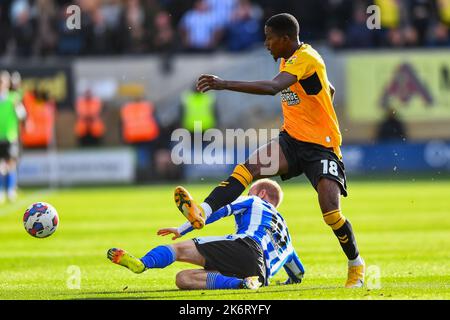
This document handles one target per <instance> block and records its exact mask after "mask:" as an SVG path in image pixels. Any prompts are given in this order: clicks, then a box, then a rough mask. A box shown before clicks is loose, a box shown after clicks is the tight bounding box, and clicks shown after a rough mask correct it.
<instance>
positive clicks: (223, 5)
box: [206, 0, 239, 27]
mask: <svg viewBox="0 0 450 320" xmlns="http://www.w3.org/2000/svg"><path fill="white" fill-rule="evenodd" d="M238 2H239V0H206V4H207V5H208V7H209V8H210V10H211V12H212V14H213V16H214V19H215V20H216V21H217V23H218V24H220V25H222V27H225V26H226V25H228V24H229V23H230V22H231V19H232V15H233V12H234V11H235V10H236V7H237V5H238Z"/></svg>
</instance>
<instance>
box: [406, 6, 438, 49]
mask: <svg viewBox="0 0 450 320" xmlns="http://www.w3.org/2000/svg"><path fill="white" fill-rule="evenodd" d="M406 8H407V12H408V25H409V26H408V29H407V33H406V38H407V41H408V43H409V44H410V45H416V46H423V45H425V43H426V38H427V35H428V30H429V28H430V26H431V20H432V18H433V16H434V12H433V11H434V10H433V3H432V1H430V0H410V1H407V2H406Z"/></svg>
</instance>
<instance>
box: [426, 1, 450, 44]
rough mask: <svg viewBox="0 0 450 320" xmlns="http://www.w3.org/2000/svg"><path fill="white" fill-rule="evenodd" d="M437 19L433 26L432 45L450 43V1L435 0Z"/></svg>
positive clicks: (430, 42)
mask: <svg viewBox="0 0 450 320" xmlns="http://www.w3.org/2000/svg"><path fill="white" fill-rule="evenodd" d="M435 1H436V4H435V7H436V12H437V21H436V23H435V25H434V26H433V28H432V36H431V39H430V41H429V44H430V45H432V46H449V45H450V32H449V28H450V1H448V0H435Z"/></svg>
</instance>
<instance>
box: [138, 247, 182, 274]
mask: <svg viewBox="0 0 450 320" xmlns="http://www.w3.org/2000/svg"><path fill="white" fill-rule="evenodd" d="M175 260H176V254H175V250H174V249H173V248H172V246H159V247H156V248H154V249H152V250H151V251H149V252H147V254H146V255H145V256H143V257H142V258H141V261H142V262H143V263H144V265H145V267H146V268H147V269H150V268H165V267H167V266H168V265H171V264H172V263H173V262H175Z"/></svg>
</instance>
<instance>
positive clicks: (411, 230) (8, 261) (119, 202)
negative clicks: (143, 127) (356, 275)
mask: <svg viewBox="0 0 450 320" xmlns="http://www.w3.org/2000/svg"><path fill="white" fill-rule="evenodd" d="M186 186H187V187H188V188H189V190H190V191H191V194H192V195H193V196H194V197H196V198H197V199H199V200H201V199H203V198H204V197H205V196H206V195H207V194H208V192H209V191H210V190H211V188H212V187H214V185H212V184H203V185H189V184H187V185H186ZM282 186H283V188H284V192H285V199H284V202H283V204H282V205H281V207H280V212H281V213H282V214H283V216H284V217H285V219H286V220H287V223H288V226H289V229H290V232H291V236H292V238H293V242H294V245H295V248H296V249H297V252H298V253H299V256H300V258H301V259H302V261H303V263H304V265H305V268H306V275H305V279H304V281H303V283H302V284H300V285H291V286H279V285H276V283H277V282H279V281H283V280H284V279H285V278H286V275H285V273H284V270H281V271H280V272H279V273H278V274H277V275H276V277H275V278H273V279H272V283H271V285H270V286H269V287H265V288H262V289H260V290H258V291H243V290H212V291H207V290H199V291H180V290H178V289H177V288H176V286H175V281H174V279H175V275H176V273H177V272H178V271H180V270H183V269H186V268H196V267H195V266H191V265H188V264H184V263H175V264H173V265H171V266H169V267H168V268H166V269H164V270H159V269H156V270H148V271H147V272H145V273H144V274H141V275H136V274H133V273H131V272H130V271H128V270H126V269H125V268H122V267H120V266H117V265H114V264H112V263H111V262H110V261H109V260H107V259H106V251H107V249H108V248H111V247H120V248H124V249H126V250H128V251H130V252H131V253H133V254H135V255H137V256H141V255H144V254H145V253H146V252H147V251H148V250H149V249H151V248H152V247H154V246H157V245H160V244H166V243H171V242H172V241H171V240H170V238H169V237H159V236H156V231H157V230H158V229H159V228H162V227H168V226H178V225H180V224H181V223H184V218H183V216H182V215H181V214H179V213H178V211H177V210H176V208H175V205H174V204H173V199H172V190H173V188H174V187H175V186H174V185H173V186H172V185H170V186H169V185H165V186H145V187H115V188H112V187H111V188H88V189H63V190H59V191H55V192H53V193H44V194H36V193H33V191H24V192H22V193H21V197H20V198H19V202H18V203H16V204H13V205H11V204H10V205H4V206H2V207H0V244H1V250H0V299H180V300H182V299H209V300H210V299H225V300H226V299H247V300H253V299H254V300H260V299H262V300H271V299H283V300H288V299H449V298H450V181H411V180H410V181H403V182H398V181H397V182H392V181H377V182H370V183H369V182H359V181H353V182H350V185H349V197H348V198H344V199H343V201H342V208H343V213H344V215H345V216H346V217H347V218H349V219H350V220H351V222H352V224H353V227H354V230H355V232H356V237H357V240H358V243H359V247H360V251H361V254H362V256H363V258H364V259H365V261H366V265H367V267H370V268H371V269H370V270H371V271H370V273H369V274H368V279H366V280H367V281H366V282H367V284H368V285H369V288H367V287H365V288H362V289H356V290H348V289H344V288H343V285H344V282H345V279H346V276H347V274H346V273H347V267H346V259H345V256H344V254H343V252H342V251H341V249H340V246H339V243H338V241H337V240H336V238H335V237H334V235H333V233H332V231H331V230H330V229H329V227H328V226H326V225H325V223H324V222H323V220H322V217H321V214H320V211H319V208H318V204H317V200H316V193H315V191H314V190H313V189H312V188H311V186H310V185H309V184H307V183H306V182H303V183H289V184H282ZM34 201H47V202H49V203H51V204H53V205H54V206H55V207H56V208H57V210H58V213H59V216H60V225H59V228H58V230H57V231H56V233H55V234H54V235H52V236H51V237H49V238H46V239H35V238H32V237H31V236H29V235H28V234H27V233H26V232H25V230H24V228H23V225H22V215H23V212H24V210H25V208H26V207H27V206H28V205H29V204H31V203H32V202H34ZM233 231H234V219H233V218H232V217H230V218H225V219H222V220H221V221H218V222H216V223H214V224H212V225H209V226H207V227H206V228H205V229H203V230H200V231H196V232H193V233H191V234H190V235H187V237H188V238H190V237H195V236H206V235H225V234H229V233H232V232H233ZM185 238H186V237H185ZM181 240H183V238H182V239H180V240H177V241H181ZM377 271H379V277H378V278H377ZM78 272H79V279H80V282H79V285H80V286H79V288H77V284H78V282H77V281H76V279H77V274H78ZM377 279H378V280H377ZM377 285H379V288H376V287H377Z"/></svg>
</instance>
